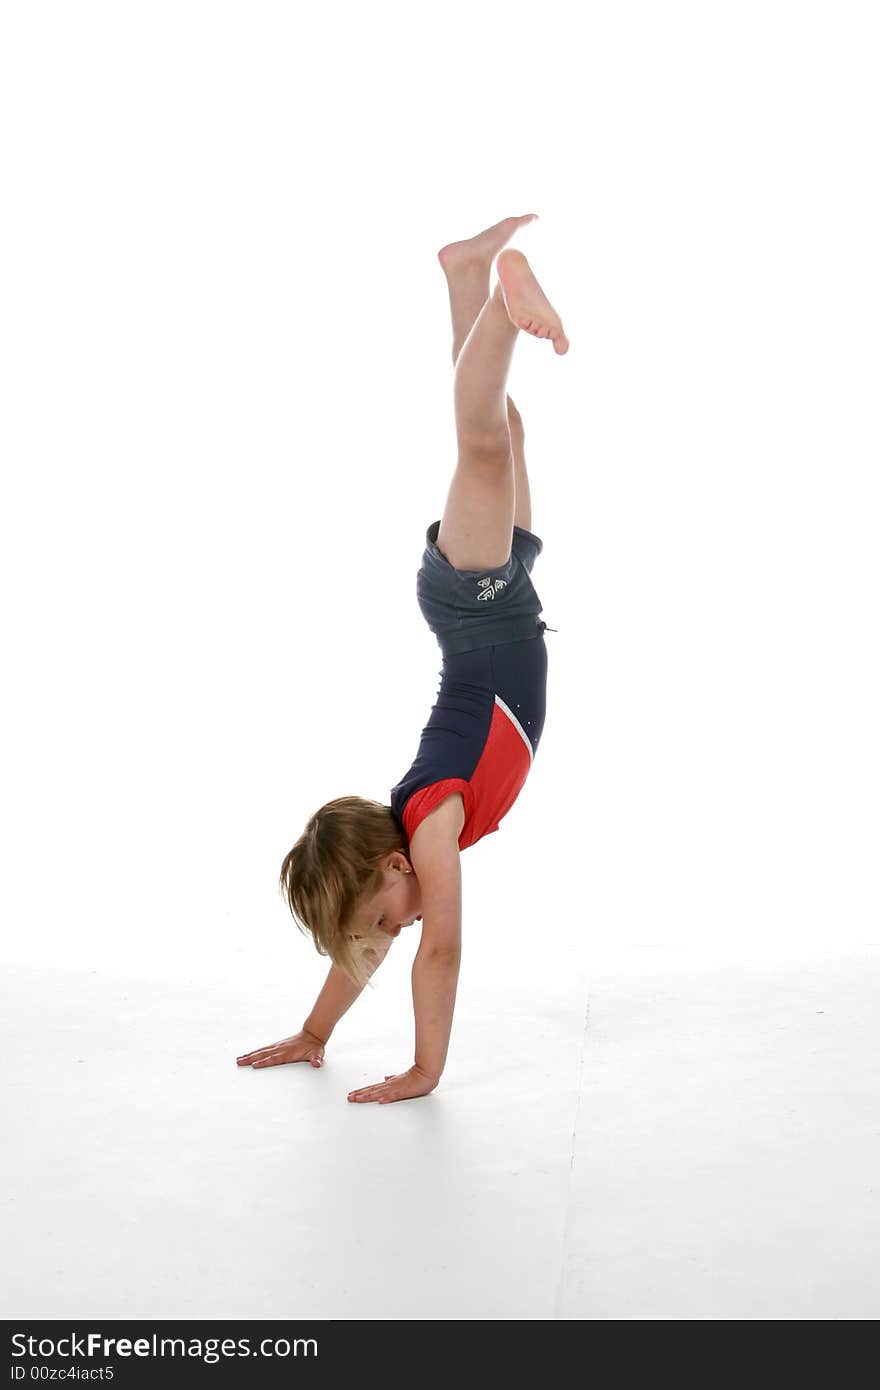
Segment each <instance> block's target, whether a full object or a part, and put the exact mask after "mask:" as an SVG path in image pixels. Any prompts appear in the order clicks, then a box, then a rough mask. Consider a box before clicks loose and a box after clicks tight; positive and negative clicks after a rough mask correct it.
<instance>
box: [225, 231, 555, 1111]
mask: <svg viewBox="0 0 880 1390" xmlns="http://www.w3.org/2000/svg"><path fill="white" fill-rule="evenodd" d="M535 216H537V214H535V213H529V214H527V215H526V216H524V217H506V218H505V219H504V220H503V221H502V222H498V223H496V224H495V226H494V227H489V228H487V229H486V231H484V232H481V233H480V234H479V235H478V236H475V237H471V238H470V239H469V240H467V241H455V242H452V243H451V244H450V245H449V246H444V247H443V249H442V251H440V252H439V260H440V264H441V266H442V267H443V270H444V272H445V274H446V279H447V283H448V286H449V299H450V306H451V309H452V329H453V347H452V361H453V365H454V367H455V373H454V402H455V424H456V433H457V437H458V462H457V465H456V469H455V473H454V474H453V477H452V483H451V485H450V488H449V495H448V497H447V499H446V508H445V510H444V512H443V519H442V521H439V522H437V521H435V522H433V523H432V525H431V526H429V527H428V532H427V546H426V549H425V552H424V555H423V556H422V563H421V568H420V569H419V572H418V576H417V581H416V591H417V596H418V601H419V606H420V608H421V610H422V613H423V615H424V617H425V620H426V622H427V623H428V626H429V627H430V628H431V631H432V632H433V633H434V634H435V636H436V637H437V641H438V643H439V646H440V650H441V652H442V654H443V665H442V671H441V685H440V690H439V693H438V697H437V703H436V704H435V705H434V707H433V709H432V712H431V717H430V719H429V721H428V724H427V726H426V727H425V729H424V730H423V731H422V740H421V743H420V745H419V750H418V753H417V755H416V759H415V762H414V763H413V764H412V767H411V768H410V769H409V771H408V772H407V773H406V775H405V776H404V777H403V778H402V779H401V781H399V782H398V783H397V785H396V786H395V787H393V788H392V789H391V793H390V799H391V805H390V806H384V805H381V804H380V803H379V802H376V801H367V800H364V799H362V798H361V797H356V796H344V797H340V798H339V799H338V800H336V801H330V802H328V803H327V805H326V806H322V807H321V809H320V810H319V811H316V812H315V814H314V815H313V816H312V817H311V819H310V820H309V822H308V824H307V825H306V828H305V830H304V832H303V834H302V835H301V836H300V838H299V839H298V840H297V842H296V844H295V845H294V846H293V849H292V850H291V851H290V853H289V854H288V855H287V857H286V858H285V860H284V863H283V865H282V867H281V887H282V890H283V892H284V894H285V897H286V899H287V902H288V905H289V907H290V911H291V914H292V916H293V917H294V920H295V921H296V922H297V923H298V925H299V926H300V928H301V929H302V928H305V929H306V930H307V931H308V932H310V933H311V935H312V938H313V940H314V944H315V947H316V949H317V951H318V953H319V954H320V955H323V956H329V957H330V959H331V960H332V962H333V964H332V965H331V968H330V973H329V974H328V976H327V979H326V982H325V984H324V987H323V988H322V990H321V993H320V994H319V995H318V998H317V1000H316V1002H315V1005H314V1007H313V1009H312V1011H311V1013H310V1014H309V1016H308V1018H307V1019H306V1021H305V1023H304V1024H303V1027H302V1030H301V1032H299V1033H295V1034H294V1035H293V1036H292V1037H290V1038H285V1039H283V1040H282V1041H281V1042H277V1043H274V1044H273V1045H272V1046H270V1047H263V1048H259V1049H258V1050H257V1051H255V1052H248V1053H246V1054H245V1055H244V1056H242V1057H239V1058H238V1059H237V1061H238V1065H239V1066H253V1067H272V1066H277V1065H278V1064H279V1063H281V1062H305V1061H308V1062H310V1063H311V1065H312V1066H315V1067H319V1066H320V1065H321V1061H322V1059H323V1056H324V1047H325V1044H326V1042H327V1039H328V1038H329V1037H330V1034H331V1033H332V1031H333V1029H334V1027H335V1026H336V1024H337V1022H338V1021H339V1019H340V1018H341V1017H342V1015H343V1014H344V1013H345V1012H346V1010H347V1009H348V1008H350V1006H351V1005H352V1004H353V1003H354V1001H355V999H357V997H358V995H359V994H360V993H361V991H362V989H363V988H364V986H365V984H366V983H367V981H368V980H369V977H370V975H371V974H372V973H373V971H375V969H376V968H377V967H378V965H379V964H380V963H381V961H382V960H383V959H384V956H385V954H386V952H387V951H388V949H389V947H390V945H391V942H392V940H393V939H394V938H395V937H396V936H398V935H399V933H400V930H401V928H402V927H408V926H412V924H413V922H416V921H419V922H421V923H422V938H421V942H420V944H419V949H418V951H417V953H416V958H415V961H414V964H413V971H412V992H413V1006H414V1009H415V1060H414V1063H413V1065H412V1066H411V1067H410V1068H409V1069H408V1070H407V1071H403V1072H400V1073H398V1074H396V1075H388V1076H386V1077H385V1080H384V1081H383V1082H378V1083H377V1084H376V1085H373V1086H364V1087H362V1088H361V1089H360V1090H357V1091H351V1092H350V1093H349V1096H348V1099H349V1100H350V1101H358V1102H360V1101H378V1102H379V1103H380V1104H386V1103H387V1102H389V1101H397V1100H411V1099H412V1098H413V1097H415V1096H424V1095H427V1094H428V1092H429V1091H433V1090H434V1089H435V1087H436V1086H437V1084H438V1082H439V1080H440V1076H441V1074H442V1072H443V1068H444V1066H445V1064H446V1054H447V1051H448V1048H449V1034H450V1030H451V1028H452V1013H453V1009H454V1007H455V992H456V988H457V984H458V970H459V963H460V959H461V864H460V859H459V855H460V852H461V851H462V850H464V849H467V848H468V847H469V846H470V845H473V844H475V843H476V842H477V840H479V839H481V838H482V837H483V836H484V835H489V834H491V833H492V832H493V831H495V830H497V829H498V827H499V822H500V821H501V819H502V818H503V817H504V816H505V815H506V814H507V812H508V811H509V810H510V808H511V806H512V805H513V803H514V801H515V800H516V798H517V796H518V795H519V792H520V791H521V789H522V786H523V783H524V782H525V779H526V777H527V776H528V773H529V769H530V767H531V764H532V760H533V758H534V756H535V753H536V751H537V748H538V742H539V740H540V738H541V732H542V730H543V726H544V711H545V695H546V680H547V653H546V648H545V644H544V629H545V628H546V624H545V623H543V622H541V620H540V619H539V617H538V615H539V613H540V612H541V610H542V604H541V601H540V599H539V598H538V595H537V594H536V592H535V589H534V587H533V585H532V581H531V578H530V575H531V571H532V566H533V565H534V562H535V559H536V557H537V556H538V555H539V554H540V552H541V550H542V549H543V543H542V542H541V541H540V540H539V539H538V537H537V536H535V535H533V534H532V531H531V525H532V512H531V499H530V496H529V480H528V475H527V473H526V463H525V455H524V451H523V440H524V435H523V424H522V419H521V417H520V414H519V412H518V410H517V409H516V407H515V405H514V404H513V401H512V400H511V399H510V397H509V396H508V395H507V390H506V382H507V375H508V371H509V369H510V363H511V359H512V357H513V349H514V346H515V344H516V339H517V336H518V334H519V331H520V329H524V330H525V331H526V332H527V333H532V334H533V335H534V336H535V337H537V338H549V339H550V340H551V342H552V343H553V348H554V351H555V352H557V353H558V354H560V355H561V354H563V353H565V352H567V351H568V339H567V338H566V336H565V334H564V333H563V330H562V324H561V322H560V319H559V316H558V315H557V314H556V312H555V311H554V309H553V308H552V306H551V305H550V303H549V302H548V300H547V298H546V297H545V295H544V293H543V291H542V290H541V287H540V285H539V284H538V282H537V280H536V279H535V277H534V275H533V274H532V271H531V269H530V268H529V264H528V261H527V260H526V258H525V256H524V255H523V254H522V252H520V251H515V250H513V249H508V250H502V247H504V246H505V245H506V243H507V242H508V241H509V240H510V238H511V237H512V236H513V234H514V232H515V231H516V230H517V228H518V227H521V226H523V225H524V224H525V223H527V222H531V221H532V219H533V218H534V217H535ZM499 253H500V254H499ZM496 257H497V260H496ZM493 260H495V266H496V271H497V276H498V279H497V282H496V284H495V288H494V290H493V292H492V293H491V294H490V293H489V277H490V272H491V268H492V262H493Z"/></svg>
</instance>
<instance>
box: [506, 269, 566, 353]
mask: <svg viewBox="0 0 880 1390" xmlns="http://www.w3.org/2000/svg"><path fill="white" fill-rule="evenodd" d="M495 269H496V270H497V272H498V286H496V291H497V289H498V287H499V286H500V289H501V298H502V300H503V303H504V307H505V308H506V310H507V314H508V317H509V319H510V321H511V323H512V324H515V326H516V327H517V328H524V329H525V331H526V332H527V333H534V335H535V337H536V338H550V339H551V340H552V342H553V350H554V352H557V353H558V354H559V356H560V357H561V356H562V355H563V354H564V353H566V352H568V339H567V338H566V336H565V334H564V332H563V331H562V320H561V319H560V317H559V315H558V314H557V312H556V310H555V309H554V308H553V305H552V304H551V303H550V300H549V299H548V298H547V296H546V295H545V293H544V291H543V290H542V289H541V286H540V285H539V284H538V282H537V280H536V279H535V277H534V275H533V274H532V268H531V266H530V265H529V263H528V261H527V260H526V258H525V256H524V255H523V253H522V251H516V250H515V249H514V248H513V247H510V249H509V250H507V251H502V252H501V255H500V256H499V257H498V260H497V261H496V263H495Z"/></svg>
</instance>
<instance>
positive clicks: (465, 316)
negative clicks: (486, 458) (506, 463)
mask: <svg viewBox="0 0 880 1390" xmlns="http://www.w3.org/2000/svg"><path fill="white" fill-rule="evenodd" d="M535 216H536V214H535V213H531V212H530V213H527V214H526V216H525V217H506V218H505V219H504V221H502V222H498V223H496V224H495V226H494V227H488V228H487V229H486V231H485V232H481V233H480V235H479V236H475V237H471V238H470V239H469V240H467V241H454V242H452V243H451V244H450V245H449V246H444V247H443V250H442V251H440V252H439V253H438V259H439V261H440V264H441V266H442V267H443V273H444V274H445V276H446V286H447V289H448V290H449V308H450V311H451V314H452V365H453V367H454V366H455V364H456V363H457V362H458V356H459V353H460V352H461V349H462V346H463V345H464V341H465V339H466V338H467V336H468V334H469V333H470V331H471V329H472V328H473V326H474V324H475V322H476V320H477V316H478V314H479V312H480V310H481V309H482V307H483V305H484V304H485V303H486V300H487V299H488V298H489V275H490V272H491V269H492V261H493V260H494V258H495V256H496V255H497V254H498V252H499V251H500V250H501V248H502V247H503V246H504V245H505V243H506V242H508V241H509V240H510V238H511V236H513V233H514V232H515V231H516V230H517V228H518V227H523V226H525V225H526V223H527V222H531V221H532V220H533V218H534V217H535ZM507 427H508V431H509V433H510V446H511V452H512V454H513V479H514V511H513V524H514V526H521V527H522V528H523V529H524V530H526V531H531V529H532V496H531V491H530V488H529V475H528V471H527V469H526V454H525V431H524V429H523V421H522V416H521V415H520V413H519V411H518V410H517V408H516V406H515V405H514V403H513V401H512V400H511V398H510V395H508V396H507Z"/></svg>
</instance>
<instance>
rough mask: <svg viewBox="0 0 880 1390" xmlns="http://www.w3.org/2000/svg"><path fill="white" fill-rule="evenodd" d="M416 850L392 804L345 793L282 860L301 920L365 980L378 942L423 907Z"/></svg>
mask: <svg viewBox="0 0 880 1390" xmlns="http://www.w3.org/2000/svg"><path fill="white" fill-rule="evenodd" d="M408 851H409V844H408V842H407V839H406V835H405V834H404V832H403V830H402V828H401V826H400V824H399V823H398V821H397V819H396V817H395V816H394V813H393V812H392V810H391V807H390V806H383V805H381V803H380V802H378V801H366V800H364V799H363V798H362V797H359V796H341V797H339V798H338V799H337V800H336V801H328V802H327V804H326V806H322V807H321V809H320V810H319V811H316V812H315V814H314V815H313V816H312V817H311V819H310V820H309V821H308V823H307V825H306V828H305V830H304V831H303V833H302V835H300V837H299V839H298V840H297V842H296V844H295V845H294V846H293V849H292V850H291V851H290V853H289V854H288V855H287V856H286V857H285V860H284V863H283V864H282V865H281V878H280V887H281V891H282V893H283V895H284V897H285V899H286V901H287V904H288V906H289V908H290V912H291V915H292V916H293V919H294V921H295V922H296V923H297V925H298V926H299V927H300V929H303V928H305V930H306V931H307V932H310V933H311V936H312V938H313V940H314V943H315V949H316V950H317V952H318V954H319V955H322V956H329V957H330V959H331V960H332V961H333V963H334V965H337V966H338V967H339V968H340V970H344V971H345V972H346V974H347V975H349V976H350V977H351V979H352V980H354V981H355V982H356V983H357V984H359V985H362V984H366V982H367V980H368V979H369V976H370V973H371V968H372V966H374V965H375V963H376V960H377V959H379V956H378V954H377V953H376V951H375V946H376V945H377V944H378V943H379V942H381V943H382V946H383V949H384V947H387V945H388V941H387V937H388V936H397V934H398V932H399V931H400V928H401V927H403V926H408V925H409V924H410V922H412V921H414V920H415V919H416V917H417V916H418V914H419V913H420V912H421V910H422V904H421V897H420V893H419V884H418V879H417V878H416V875H415V873H414V872H413V868H412V865H411V863H410V862H409V858H408Z"/></svg>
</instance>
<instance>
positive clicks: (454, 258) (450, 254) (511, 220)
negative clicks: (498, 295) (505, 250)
mask: <svg viewBox="0 0 880 1390" xmlns="http://www.w3.org/2000/svg"><path fill="white" fill-rule="evenodd" d="M537 216H538V214H537V213H536V212H527V213H526V214H525V216H524V217H504V218H502V220H501V221H500V222H496V223H495V225H494V227H487V228H486V230H485V231H484V232H479V233H478V234H477V236H472V237H469V238H468V239H467V240H466V241H451V242H450V243H449V245H448V246H444V247H443V248H442V250H440V251H438V252H437V259H438V260H439V262H440V264H441V265H442V267H443V269H444V271H445V272H446V274H447V275H454V274H455V272H456V271H458V270H464V269H466V268H467V267H468V266H474V265H476V266H481V267H485V266H489V265H491V264H492V262H493V260H494V259H495V257H496V256H497V255H498V252H499V251H500V250H501V248H502V246H506V245H507V243H508V242H509V241H510V238H511V237H512V236H513V234H514V232H515V231H516V230H517V228H518V227H524V226H525V224H526V223H527V222H532V221H533V220H534V219H535V218H536V217H537Z"/></svg>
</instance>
